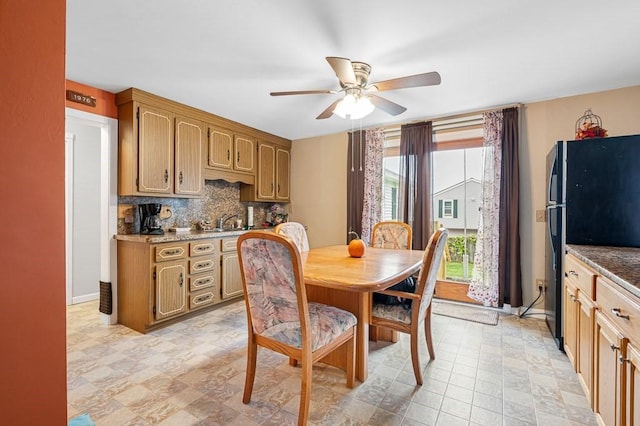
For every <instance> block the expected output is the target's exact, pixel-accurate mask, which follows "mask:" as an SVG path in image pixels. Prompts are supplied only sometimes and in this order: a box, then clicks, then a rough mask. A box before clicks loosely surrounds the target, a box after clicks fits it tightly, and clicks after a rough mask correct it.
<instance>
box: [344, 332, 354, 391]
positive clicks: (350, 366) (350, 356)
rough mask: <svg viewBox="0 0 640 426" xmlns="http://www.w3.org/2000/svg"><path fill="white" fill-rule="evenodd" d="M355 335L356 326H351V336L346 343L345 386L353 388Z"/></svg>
mask: <svg viewBox="0 0 640 426" xmlns="http://www.w3.org/2000/svg"><path fill="white" fill-rule="evenodd" d="M356 335H357V326H354V327H353V336H351V339H349V341H348V342H347V343H346V345H347V387H348V388H349V389H353V386H354V385H355V380H356Z"/></svg>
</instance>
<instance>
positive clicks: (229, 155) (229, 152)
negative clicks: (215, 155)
mask: <svg viewBox="0 0 640 426" xmlns="http://www.w3.org/2000/svg"><path fill="white" fill-rule="evenodd" d="M230 158H231V151H229V150H227V161H229V159H230Z"/></svg>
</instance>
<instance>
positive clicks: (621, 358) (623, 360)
mask: <svg viewBox="0 0 640 426" xmlns="http://www.w3.org/2000/svg"><path fill="white" fill-rule="evenodd" d="M625 361H626V362H630V361H629V360H628V359H624V357H623V356H622V355H620V356H619V357H618V362H620V364H624V362H625Z"/></svg>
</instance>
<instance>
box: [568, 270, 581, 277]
mask: <svg viewBox="0 0 640 426" xmlns="http://www.w3.org/2000/svg"><path fill="white" fill-rule="evenodd" d="M568 274H569V275H573V276H574V277H578V276H579V275H578V273H577V272H576V271H569V272H568Z"/></svg>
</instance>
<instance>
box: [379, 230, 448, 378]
mask: <svg viewBox="0 0 640 426" xmlns="http://www.w3.org/2000/svg"><path fill="white" fill-rule="evenodd" d="M447 237H448V232H447V230H446V229H440V230H437V231H436V232H434V233H433V235H431V238H430V239H429V243H428V244H427V247H426V249H425V251H424V257H423V258H422V268H421V269H420V275H419V277H418V283H417V284H416V292H415V293H405V292H402V291H395V290H383V291H380V293H383V294H387V295H390V296H396V297H404V298H409V299H411V301H412V303H411V308H410V309H407V308H406V307H405V306H404V305H384V304H380V303H373V305H372V309H371V324H372V325H374V326H381V327H387V328H390V329H392V330H396V331H399V332H402V333H407V334H409V335H410V336H411V361H412V363H413V374H414V375H415V376H416V382H417V383H418V385H422V372H421V371H420V359H419V357H418V337H419V335H418V330H419V327H420V325H421V324H423V323H424V334H425V337H426V341H427V349H428V350H429V357H430V358H431V359H435V352H434V350H433V342H432V338H431V300H432V298H433V290H434V287H435V284H436V278H437V275H438V266H439V265H440V261H441V260H442V253H443V252H444V247H445V245H446V244H447Z"/></svg>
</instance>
